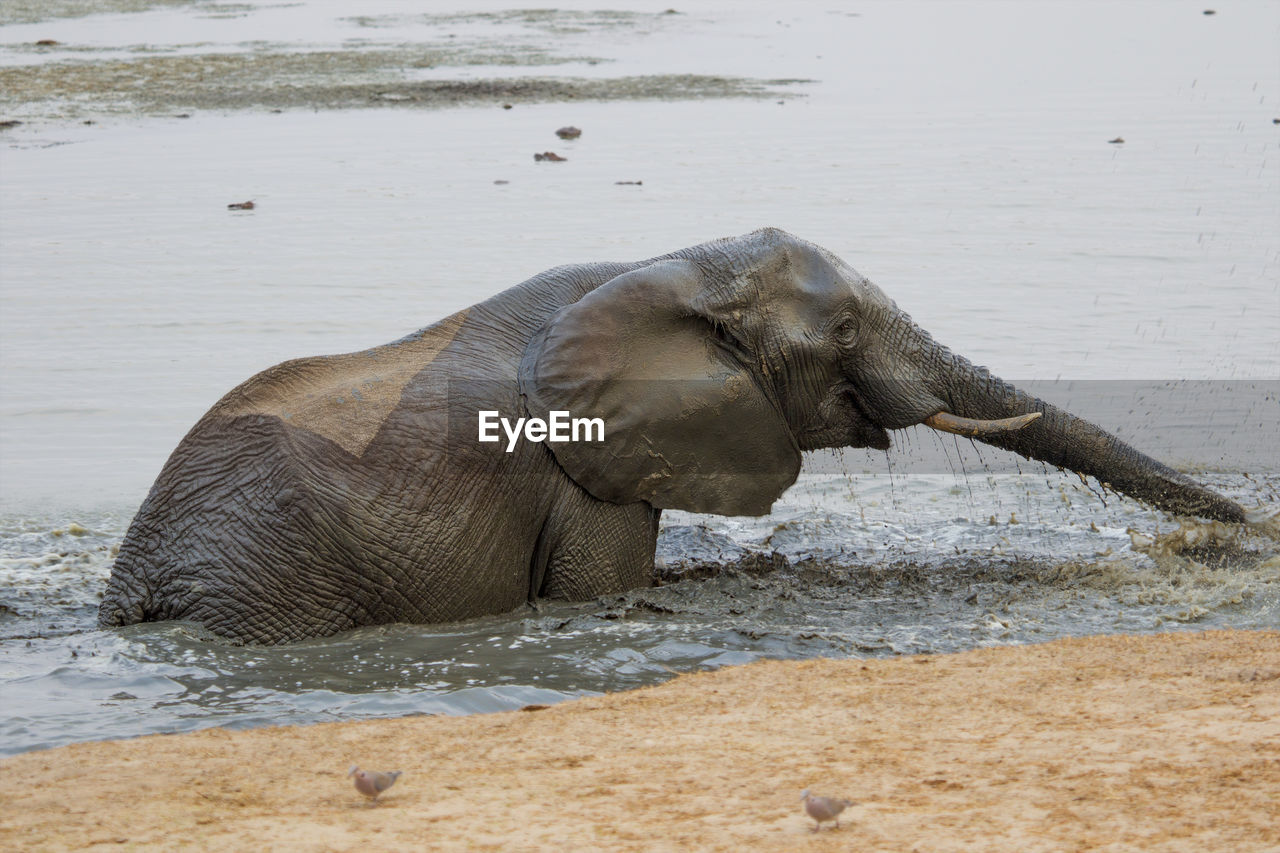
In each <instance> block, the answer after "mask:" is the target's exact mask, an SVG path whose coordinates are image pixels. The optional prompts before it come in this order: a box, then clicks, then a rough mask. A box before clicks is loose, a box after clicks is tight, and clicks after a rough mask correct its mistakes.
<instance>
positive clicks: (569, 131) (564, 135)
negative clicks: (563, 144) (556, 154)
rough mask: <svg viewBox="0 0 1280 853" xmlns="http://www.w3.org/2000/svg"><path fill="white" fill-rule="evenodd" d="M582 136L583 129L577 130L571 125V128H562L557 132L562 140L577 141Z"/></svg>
mask: <svg viewBox="0 0 1280 853" xmlns="http://www.w3.org/2000/svg"><path fill="white" fill-rule="evenodd" d="M581 135H582V130H581V128H577V127H574V126H572V125H570V126H569V127H562V128H560V129H559V130H557V131H556V136H558V137H560V138H561V139H577V138H578V137H579V136H581Z"/></svg>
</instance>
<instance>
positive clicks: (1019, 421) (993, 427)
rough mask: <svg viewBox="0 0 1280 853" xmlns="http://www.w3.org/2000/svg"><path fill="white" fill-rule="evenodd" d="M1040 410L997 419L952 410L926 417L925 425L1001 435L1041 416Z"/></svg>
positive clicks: (972, 435)
mask: <svg viewBox="0 0 1280 853" xmlns="http://www.w3.org/2000/svg"><path fill="white" fill-rule="evenodd" d="M1040 415H1041V413H1040V412H1028V413H1027V414H1025V415H1018V416H1017V417H1013V418H1001V419H1000V420H997V421H976V420H974V419H973V418H962V417H960V416H958V415H953V414H951V413H950V412H938V413H937V414H936V415H930V416H929V417H927V418H925V419H924V423H925V426H931V427H933V428H934V429H936V430H941V431H942V432H954V433H955V434H956V435H967V436H969V437H970V438H981V437H982V436H984V435H999V434H1000V433H1002V432H1014V431H1015V430H1020V429H1022V428H1023V427H1024V426H1026V425H1027V424H1029V423H1031V422H1032V421H1034V420H1035V419H1036V418H1038V417H1040Z"/></svg>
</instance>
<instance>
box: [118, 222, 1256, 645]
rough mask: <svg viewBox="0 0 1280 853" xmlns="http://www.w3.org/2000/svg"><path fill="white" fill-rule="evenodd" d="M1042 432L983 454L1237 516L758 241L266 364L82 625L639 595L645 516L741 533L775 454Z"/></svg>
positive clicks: (221, 407)
mask: <svg viewBox="0 0 1280 853" xmlns="http://www.w3.org/2000/svg"><path fill="white" fill-rule="evenodd" d="M482 409H487V410H498V411H499V412H501V414H502V416H504V417H507V418H510V419H512V420H514V419H515V418H517V417H521V416H524V415H526V414H533V415H536V416H540V417H546V416H547V413H548V412H549V411H551V410H564V411H569V412H571V413H572V415H573V416H574V417H602V418H603V419H604V422H605V435H606V438H605V441H604V442H603V443H585V442H582V443H576V444H575V443H561V444H549V443H534V442H529V441H525V440H523V439H522V440H521V441H520V442H519V443H518V444H517V445H516V448H515V450H514V452H511V453H507V452H505V450H506V439H505V437H504V438H503V440H502V441H501V442H499V443H480V442H479V441H477V412H478V411H480V410H482ZM944 411H945V412H950V413H953V414H955V415H960V416H964V417H970V418H979V419H998V418H1005V417H1009V416H1012V415H1018V414H1023V413H1027V412H1043V413H1044V414H1043V417H1041V418H1040V419H1039V420H1037V421H1035V422H1033V423H1032V424H1031V425H1030V426H1027V427H1026V428H1024V429H1022V430H1020V431H1017V432H1012V433H1006V434H1003V435H998V436H995V437H991V438H986V439H983V440H985V441H988V442H989V443H992V444H995V445H998V446H1001V447H1005V448H1008V449H1010V450H1013V451H1016V452H1018V453H1020V454H1022V455H1023V456H1027V457H1030V458H1033V459H1040V460H1043V461H1045V462H1048V463H1050V464H1053V465H1058V466H1061V467H1064V468H1069V469H1071V470H1074V471H1078V472H1080V473H1082V474H1088V475H1092V476H1094V477H1096V478H1098V479H1099V480H1101V481H1103V482H1106V483H1108V484H1110V486H1111V487H1112V488H1114V489H1116V490H1118V491H1121V492H1124V493H1126V494H1128V495H1130V496H1132V497H1135V498H1139V499H1142V500H1144V501H1148V502H1150V503H1152V504H1154V505H1156V506H1158V507H1160V508H1162V509H1165V510H1167V511H1169V512H1172V513H1178V514H1185V515H1199V516H1203V517H1205V518H1211V519H1219V520H1223V521H1229V522H1240V521H1242V520H1243V518H1244V513H1243V510H1242V509H1241V508H1240V507H1239V506H1238V505H1236V504H1234V503H1232V502H1231V501H1228V500H1226V499H1224V498H1222V497H1220V496H1219V495H1217V494H1215V493H1213V492H1211V491H1209V490H1207V489H1205V488H1203V487H1201V486H1199V485H1197V484H1196V483H1195V482H1193V481H1191V480H1190V479H1188V478H1187V477H1185V476H1183V475H1181V474H1179V473H1177V472H1175V471H1173V470H1171V469H1169V468H1167V467H1165V466H1164V465H1162V464H1160V463H1159V462H1156V461H1155V460H1153V459H1150V458H1148V457H1146V456H1144V455H1142V454H1141V453H1139V452H1137V451H1135V450H1134V449H1133V448H1131V447H1129V446H1127V445H1125V444H1123V443H1122V442H1120V441H1119V440H1118V439H1116V438H1115V437H1113V436H1111V435H1109V434H1108V433H1106V432H1104V431H1102V430H1101V429H1099V428H1098V427H1096V426H1094V425H1092V424H1090V423H1087V422H1085V421H1082V420H1080V419H1078V418H1075V417H1073V416H1072V415H1070V414H1068V413H1066V412H1063V411H1061V410H1058V409H1055V408H1054V407H1052V406H1050V405H1048V404H1046V403H1044V402H1042V401H1040V400H1037V399H1035V398H1033V397H1030V396H1027V395H1026V394H1024V393H1022V392H1021V391H1018V390H1017V389H1015V388H1013V387H1012V386H1010V385H1008V384H1006V383H1004V382H1002V381H1001V380H999V379H997V378H995V377H993V376H991V375H990V374H989V373H987V372H986V371H985V370H984V369H982V368H979V367H974V366H973V365H972V364H970V363H969V362H968V361H966V360H965V359H963V358H961V357H959V356H957V355H954V354H952V353H951V352H950V351H948V350H947V349H946V348H944V347H942V346H940V345H939V344H937V343H935V342H934V341H933V339H932V338H930V336H929V335H928V334H927V333H926V332H924V331H923V330H921V329H920V328H918V327H917V326H915V325H914V324H913V323H912V321H911V319H910V318H909V317H908V316H907V315H905V314H903V313H902V312H901V311H899V310H898V309H897V307H896V306H895V305H894V304H893V302H891V301H890V300H889V299H888V298H887V297H886V296H885V295H884V293H882V292H881V291H880V289H879V288H877V287H876V286H875V285H873V284H872V283H871V282H869V281H868V280H867V279H865V278H863V277H862V276H861V275H859V274H858V273H856V272H855V271H854V270H853V269H851V268H850V267H849V266H847V265H846V264H845V263H844V262H843V261H841V260H840V259H839V258H837V257H835V256H834V255H832V254H831V253H829V252H827V251H825V250H824V249H821V248H819V247H817V246H814V245H812V244H810V243H807V242H804V241H803V240H799V239H797V238H795V237H793V236H791V235H789V234H786V233H783V232H780V231H777V230H773V229H765V230H761V231H757V232H754V233H752V234H748V235H746V236H743V237H737V238H732V239H725V240H718V241H715V242H712V243H707V244H705V245H701V246H695V247H693V248H690V249H684V250H682V251H679V252H674V253H672V254H670V255H666V256H664V257H662V258H657V259H654V260H649V261H642V262H640V263H625V264H624V263H600V264H584V265H575V266H564V267H558V268H556V269H553V270H549V271H547V272H544V273H542V274H541V275H538V276H535V277H534V278H532V279H530V280H529V281H526V282H525V283H523V284H520V285H518V286H516V287H514V288H512V289H510V290H507V291H505V292H503V293H500V294H498V295H497V296H494V297H493V298H491V299H489V300H487V301H485V302H482V303H481V304H479V305H476V306H474V307H473V308H470V309H468V310H467V311H464V312H460V313H459V314H456V315H454V316H452V317H449V318H446V319H445V320H442V321H441V322H439V323H437V324H435V325H434V326H431V327H428V328H427V329H424V330H422V331H420V332H417V333H415V334H413V335H410V336H408V337H406V338H404V339H402V340H400V341H397V342H395V343H392V344H388V345H386V346H383V347H378V348H375V349H372V350H367V351H365V352H361V353H352V354H348V355H340V356H324V357H317V358H308V359H300V360H297V361H291V362H286V363H284V364H281V365H278V366H276V367H274V368H271V369H269V370H267V371H265V372H263V373H261V374H259V375H258V376H255V377H254V378H252V379H250V380H249V381H248V382H246V383H245V384H243V385H241V386H240V387H238V388H236V389H235V390H233V391H232V392H231V393H230V394H228V395H227V396H226V397H224V398H223V399H222V400H221V401H220V402H219V403H218V404H217V405H216V406H214V408H213V409H212V410H211V411H209V413H208V414H206V415H205V416H204V417H203V418H202V419H201V420H200V421H199V423H197V424H196V426H195V427H194V428H193V429H192V430H191V432H190V433H189V434H188V435H187V436H186V438H184V439H183V441H182V442H181V444H180V445H179V446H178V448H177V450H175V451H174V453H173V455H172V456H171V457H170V459H169V461H168V462H167V464H166V465H165V467H164V469H163V471H162V472H161V474H160V476H159V478H158V479H157V481H156V483H155V485H154V486H153V488H152V490H151V492H150V494H149V495H148V496H147V499H146V501H145V502H144V503H143V505H142V507H141V508H140V509H139V511H138V514H137V517H136V518H135V519H134V521H133V524H132V526H131V527H130V529H129V532H128V535H127V536H126V538H125V541H124V543H123V545H122V546H121V549H120V554H119V556H118V557H117V559H116V561H115V565H114V567H113V569H112V574H111V579H110V582H109V584H108V588H107V590H106V593H105V596H104V599H103V602H102V607H101V611H100V615H99V621H100V624H101V625H102V626H113V625H128V624H132V623H135V622H142V621H148V620H161V619H187V620H193V621H195V622H199V623H202V624H203V625H205V626H207V627H208V628H209V629H211V630H212V631H214V632H215V633H217V634H220V635H222V636H225V637H227V638H231V639H234V640H239V641H248V642H258V643H280V642H287V641H291V640H300V639H303V638H306V637H316V636H323V635H328V634H333V633H335V632H338V631H343V630H346V629H349V628H354V627H357V626H360V625H371V624H378V623H385V622H413V623H430V622H444V621H450V620H457V619H462V618H465V617H471V616H477V615H482V614H490V613H500V612H504V611H509V610H512V609H514V608H517V607H519V606H521V605H522V604H524V603H525V602H527V601H530V600H532V599H535V598H539V597H548V598H563V599H587V598H591V597H594V596H598V595H603V594H608V593H614V592H618V591H621V590H625V589H628V588H632V587H637V586H644V585H648V584H649V583H651V579H652V573H653V555H654V546H655V542H656V537H657V527H658V517H659V514H660V513H661V510H662V509H664V508H679V509H684V510H690V511H695V512H714V513H721V514H739V515H760V514H764V513H766V512H768V510H769V508H770V506H771V505H772V504H773V502H774V501H775V500H776V499H777V498H778V496H779V495H780V494H781V493H782V492H783V491H784V490H785V489H786V488H787V487H788V486H790V485H791V484H792V483H793V482H794V481H795V478H796V476H797V475H798V473H799V470H800V452H801V451H802V450H812V449H816V448H822V447H850V446H855V447H877V448H886V447H888V446H889V437H888V435H887V433H886V430H891V429H900V428H903V427H908V426H911V425H913V424H918V423H920V422H921V421H922V420H924V419H925V418H927V417H929V416H931V415H933V414H935V413H937V412H944Z"/></svg>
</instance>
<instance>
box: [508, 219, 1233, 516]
mask: <svg viewBox="0 0 1280 853" xmlns="http://www.w3.org/2000/svg"><path fill="white" fill-rule="evenodd" d="M520 385H521V391H522V393H523V394H524V396H525V401H526V405H527V407H528V408H529V412H530V414H531V415H535V416H539V417H544V418H545V417H547V415H548V413H549V412H550V411H551V410H564V411H568V412H570V413H571V414H572V415H573V416H574V417H579V416H583V417H600V418H603V419H604V423H605V440H604V441H603V442H600V443H566V444H555V445H552V449H553V452H554V453H555V455H556V458H557V460H558V461H559V462H560V465H561V467H563V468H564V470H565V471H566V472H567V473H568V474H569V476H571V477H572V478H573V479H574V480H576V481H577V482H578V483H579V484H580V485H581V486H583V487H584V488H585V489H586V490H587V491H589V492H591V493H592V494H593V495H595V496H596V497H597V498H601V499H603V500H608V501H613V502H617V503H627V502H631V501H636V500H644V501H648V502H649V503H651V504H652V505H654V506H656V507H668V508H678V509H685V510H690V511H694V512H715V513H720V514H725V515H760V514H763V513H766V512H768V511H769V508H770V507H771V506H772V504H773V502H774V501H775V500H776V499H777V498H778V496H779V495H781V494H782V492H783V491H784V490H785V489H786V488H787V487H788V486H790V485H791V484H792V483H793V482H795V479H796V477H797V476H798V474H799V470H800V451H802V450H813V449H817V448H821V447H875V448H881V449H884V448H887V447H888V446H889V436H888V433H887V432H886V431H887V430H891V429H901V428H904V427H909V426H912V425H915V424H920V423H927V424H928V425H930V426H933V427H935V428H940V429H946V430H948V431H954V432H961V433H963V434H966V435H972V436H974V437H977V438H979V439H981V440H983V441H986V442H989V443H991V444H995V445H997V446H1000V447H1005V448H1008V449H1010V450H1013V451H1016V452H1017V453H1020V454H1022V455H1023V456H1027V457H1030V458H1033V459H1040V460H1043V461H1045V462H1049V463H1051V464H1053V465H1058V466H1061V467H1063V468H1069V469H1071V470H1074V471H1078V472H1080V473H1082V474H1088V475H1092V476H1094V477H1097V478H1098V479H1099V480H1101V481H1102V482H1104V483H1107V484H1109V485H1110V486H1111V487H1112V488H1114V489H1117V490H1119V491H1121V492H1124V493H1126V494H1129V495H1131V496H1133V497H1136V498H1140V499H1143V500H1146V501H1149V502H1151V503H1153V504H1155V505H1156V506H1158V507H1161V508H1163V509H1166V510H1168V511H1171V512H1175V513H1180V514H1192V515H1201V516H1205V517H1208V518H1215V519H1219V520H1224V521H1237V522H1238V521H1242V520H1243V519H1244V511H1243V510H1242V509H1241V507H1239V506H1238V505H1236V504H1235V503H1232V502H1231V501H1228V500H1226V499H1225V498H1223V497H1221V496H1219V495H1217V494H1215V493H1213V492H1211V491H1209V490H1207V489H1205V488H1203V487H1201V486H1199V485H1197V484H1196V483H1194V482H1193V481H1191V480H1190V479H1188V478H1187V477H1185V476H1183V475H1181V474H1179V473H1178V472H1176V471H1173V470H1171V469H1169V468H1167V467H1166V466H1164V465H1162V464H1160V463H1159V462H1156V461H1155V460H1153V459H1151V458H1149V457H1147V456H1144V455H1143V454H1141V453H1139V452H1138V451H1136V450H1134V449H1133V448H1131V447H1129V446H1128V445H1126V444H1124V443H1123V442H1121V441H1120V440H1118V439H1117V438H1115V437H1114V436H1112V435H1110V434H1108V433H1106V432H1105V431H1103V430H1101V429H1099V428H1098V427H1096V426H1094V425H1093V424H1090V423H1088V422H1087V421H1083V420H1081V419H1079V418H1076V417H1074V416H1072V415H1070V414H1068V413H1066V412H1063V411H1061V410H1059V409H1056V408H1054V407H1053V406H1050V405H1048V404H1046V403H1044V402H1042V401H1041V400H1038V399H1035V398H1034V397H1031V396H1029V395H1027V394H1025V393H1023V392H1021V391H1019V390H1017V389H1016V388H1014V387H1013V386H1011V385H1009V384H1007V383H1005V382H1003V381H1001V380H999V379H997V378H995V377H994V376H991V375H990V374H989V373H988V372H987V371H986V370H985V369H983V368H980V367H975V366H974V365H972V364H971V363H969V362H968V361H967V360H965V359H964V358H961V357H960V356H957V355H953V354H952V353H951V352H950V351H948V350H947V349H946V348H945V347H943V346H941V345H939V344H938V343H936V342H935V341H934V340H933V339H932V338H931V337H930V336H929V335H928V333H926V332H925V331H923V330H922V329H920V328H919V327H918V326H916V325H915V324H914V323H913V322H912V321H911V318H910V317H908V316H907V315H906V314H904V313H902V312H901V311H899V310H898V308H897V306H896V305H894V303H893V302H892V301H891V300H890V299H889V298H888V297H886V296H885V294H884V293H883V292H882V291H881V290H880V289H879V288H878V287H876V286H875V285H874V284H872V283H871V282H870V281H868V280H867V279H865V278H863V277H862V276H861V275H859V274H858V273H857V272H855V271H854V270H853V269H852V268H850V267H849V266H848V265H847V264H845V263H844V262H843V261H842V260H840V259H839V258H837V257H836V256H835V255H833V254H831V253H830V252H828V251H826V250H824V249H822V248H820V247H818V246H814V245H813V244H811V243H806V242H804V241H803V240H799V239H797V238H795V237H792V236H791V235H789V234H786V233H783V232H780V231H776V230H772V229H767V230H764V231H758V232H755V233H753V234H749V235H747V236H745V237H740V238H735V239H729V240H721V241H716V242H713V243H708V244H705V245H702V246H697V247H694V248H692V249H686V250H684V251H681V252H677V253H675V254H673V255H669V256H666V257H663V258H658V259H655V260H654V261H651V262H649V263H647V264H644V265H641V266H639V267H637V268H636V269H634V270H632V271H631V272H627V273H625V274H623V275H619V276H618V277H616V278H614V279H613V280H611V281H609V282H607V283H605V284H603V285H601V286H600V287H598V288H596V289H595V290H593V291H591V292H590V293H588V294H587V295H586V296H585V297H583V298H582V299H581V300H579V301H578V302H576V303H574V304H572V305H569V306H568V307H566V308H564V309H562V310H561V311H560V312H558V313H557V314H555V315H554V316H553V317H552V319H551V320H550V321H549V322H548V323H547V324H546V326H545V327H543V328H542V329H541V330H540V331H539V333H538V334H537V335H536V336H535V337H534V339H533V340H532V341H531V343H530V344H529V347H528V349H527V350H526V352H525V356H524V360H523V363H522V364H521V369H520Z"/></svg>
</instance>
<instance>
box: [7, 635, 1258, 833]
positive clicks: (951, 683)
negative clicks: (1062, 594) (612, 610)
mask: <svg viewBox="0 0 1280 853" xmlns="http://www.w3.org/2000/svg"><path fill="white" fill-rule="evenodd" d="M352 762H358V763H360V764H361V765H362V766H366V767H369V768H382V769H399V770H402V771H404V776H403V777H402V778H401V780H400V782H399V783H398V784H397V785H396V786H395V787H394V788H392V789H391V790H390V791H389V792H388V793H387V794H386V795H385V796H384V798H383V800H382V801H381V802H380V803H378V804H377V805H375V806H369V805H366V804H365V803H364V802H363V801H362V799H361V798H360V797H359V796H358V795H357V794H356V792H355V791H354V790H353V788H352V786H351V783H350V781H349V780H347V779H346V778H345V777H344V773H345V771H346V769H347V767H348V765H349V764H351V763H352ZM0 773H2V774H3V777H4V784H3V794H0V800H2V801H3V808H2V809H0V848H3V849H26V850H46V849H68V848H81V847H89V846H94V845H115V846H123V847H125V848H144V847H153V846H154V847H163V848H166V849H174V848H178V847H191V848H197V849H227V850H248V849H290V850H293V849H298V850H356V849H361V848H364V847H365V846H366V845H373V846H374V847H375V848H377V849H388V850H408V849H472V850H516V849H555V850H598V849H607V850H690V849H697V850H746V849H754V850H761V849H777V850H791V849H796V850H810V849H813V850H848V849H858V850H912V849H919V850H931V851H943V850H975V849H982V850H1019V851H1035V850H1055V851H1056V850H1095V849H1099V850H1144V851H1146V850H1233V851H1243V850H1275V849H1277V848H1280V632H1275V631H1266V632H1238V631H1236V632H1216V631H1215V632H1205V633H1180V634H1163V635H1157V636H1143V637H1126V636H1107V637H1088V638H1082V639H1069V640H1059V641H1055V642H1052V643H1048V644H1045V645H1039V646H1023V647H1008V648H995V649H981V650H978V651H972V652H966V653H962V654H956V655H948V656H928V657H911V658H899V659H894V660H867V661H860V660H840V661H833V660H812V661H803V662H794V661H792V662H781V661H766V662H760V663H755V664H751V665H749V666H743V667H734V668H728V669H723V670H719V671H716V672H705V673H698V674H690V675H684V676H681V677H679V678H676V679H675V680H673V681H671V682H668V683H667V684H663V685H661V686H658V687H652V688H646V689H642V690H636V691H633V692H629V693H621V694H614V695H609V696H601V697H598V698H589V699H583V700H579V701H574V702H568V703H565V704H562V705H558V706H555V707H551V708H546V709H542V710H537V711H536V712H527V711H526V712H519V711H516V712H511V713H505V714H494V715H487V716H475V717H411V718H405V719H398V720H379V721H371V722H352V723H334V724H327V725H317V726H307V727H298V728H289V727H282V728H269V729H256V730H253V731H244V732H228V731H224V730H218V729H213V730H208V731H203V732H198V733H195V734H185V735H158V736H151V737H143V738H138V739H135V740H128V741H116V742H105V743H86V744H76V745H73V746H68V747H63V748H60V749H54V750H49V751H44V752H35V753H28V754H25V755H20V756H17V757H15V758H11V759H7V760H5V761H3V762H0ZM804 787H812V788H814V789H817V790H819V791H821V792H826V793H830V794H836V795H840V796H846V797H849V798H852V799H854V800H856V801H857V804H856V805H854V806H853V807H852V808H850V809H849V810H848V811H847V812H846V813H845V819H844V820H842V821H841V825H840V828H839V829H830V828H828V829H824V830H823V831H822V832H819V833H814V832H812V831H811V830H810V827H811V826H812V823H811V822H809V821H807V820H806V819H805V818H804V816H803V815H802V814H801V811H800V803H799V792H800V789H801V788H804Z"/></svg>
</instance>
